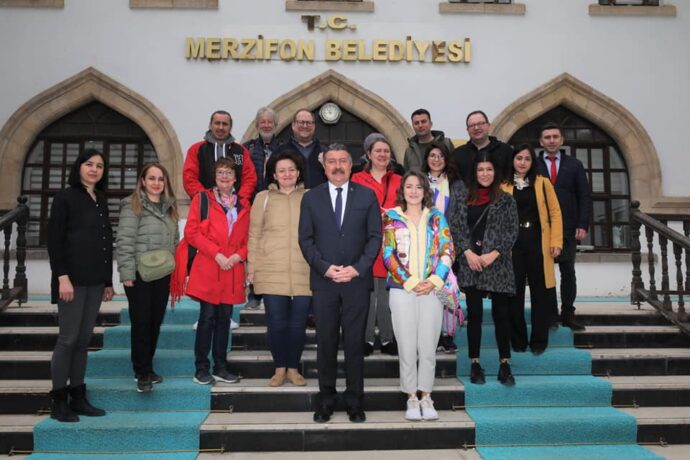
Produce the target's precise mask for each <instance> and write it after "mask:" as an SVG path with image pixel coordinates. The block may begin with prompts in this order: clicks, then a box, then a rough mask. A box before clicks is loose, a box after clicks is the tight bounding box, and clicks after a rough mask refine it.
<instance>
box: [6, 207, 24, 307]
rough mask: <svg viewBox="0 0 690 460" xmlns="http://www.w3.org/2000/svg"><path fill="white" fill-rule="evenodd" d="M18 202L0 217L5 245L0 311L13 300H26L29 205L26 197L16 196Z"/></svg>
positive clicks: (20, 301)
mask: <svg viewBox="0 0 690 460" xmlns="http://www.w3.org/2000/svg"><path fill="white" fill-rule="evenodd" d="M17 202H18V203H19V204H18V205H17V207H16V208H14V209H12V210H10V211H8V212H6V213H4V214H3V215H2V217H0V230H1V231H2V232H3V233H4V235H5V246H4V251H3V257H2V290H1V291H0V311H3V310H4V309H5V308H7V306H8V305H9V304H11V303H12V302H14V301H15V300H17V301H19V304H20V305H21V303H22V302H26V300H27V296H28V292H27V287H28V283H27V279H26V223H27V222H28V220H29V207H28V206H27V205H26V197H25V196H20V197H19V198H17ZM15 224H16V226H17V238H16V240H15V241H16V243H15V251H14V254H15V258H16V265H15V273H14V281H13V283H12V287H10V278H9V276H10V260H11V257H12V251H11V247H10V243H11V241H12V229H13V228H14V225H15Z"/></svg>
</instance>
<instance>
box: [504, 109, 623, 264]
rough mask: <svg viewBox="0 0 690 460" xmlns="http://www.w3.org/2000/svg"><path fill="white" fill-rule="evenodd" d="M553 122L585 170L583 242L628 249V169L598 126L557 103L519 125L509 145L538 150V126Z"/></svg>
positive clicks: (602, 248)
mask: <svg viewBox="0 0 690 460" xmlns="http://www.w3.org/2000/svg"><path fill="white" fill-rule="evenodd" d="M549 121H552V122H555V123H556V124H558V125H559V126H560V127H561V129H562V131H563V137H564V138H565V140H564V143H563V148H564V149H565V151H566V153H567V154H568V155H573V156H575V157H576V158H577V159H578V160H580V161H581V162H582V164H583V165H584V167H585V170H586V171H587V179H588V181H589V186H590V190H591V192H592V213H593V215H592V224H591V226H590V228H589V233H588V235H587V238H586V239H585V241H583V242H582V243H581V244H583V245H589V246H593V247H594V249H595V250H596V251H607V252H609V251H627V250H629V248H630V213H629V203H630V181H629V178H628V168H627V166H626V164H625V160H624V158H623V155H622V154H621V150H620V148H619V147H618V145H617V144H616V142H615V141H614V140H613V139H612V138H611V137H610V136H609V135H608V134H607V133H606V132H604V131H603V130H602V129H601V128H599V127H598V126H596V125H595V124H593V123H592V122H590V121H588V120H586V119H584V118H582V117H580V116H579V115H577V114H575V113H574V112H572V111H571V110H569V109H567V108H565V107H563V106H559V107H556V108H554V109H552V110H550V111H549V112H546V113H545V114H543V115H541V116H540V117H539V118H536V119H535V120H533V121H531V122H530V123H528V124H527V125H525V126H523V127H522V128H520V129H519V130H518V131H517V132H516V133H515V134H514V135H513V137H512V138H511V139H510V144H512V145H514V146H515V145H517V144H520V143H523V142H528V143H530V144H532V145H533V146H534V147H535V149H536V150H537V153H539V152H540V151H541V148H540V147H539V134H540V132H539V131H540V128H541V126H543V125H544V124H545V123H547V122H549Z"/></svg>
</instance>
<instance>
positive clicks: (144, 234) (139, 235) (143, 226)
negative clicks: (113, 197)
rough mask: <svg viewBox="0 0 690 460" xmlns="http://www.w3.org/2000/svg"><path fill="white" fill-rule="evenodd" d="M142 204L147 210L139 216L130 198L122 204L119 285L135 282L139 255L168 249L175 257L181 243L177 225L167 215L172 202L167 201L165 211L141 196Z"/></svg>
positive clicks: (119, 228)
mask: <svg viewBox="0 0 690 460" xmlns="http://www.w3.org/2000/svg"><path fill="white" fill-rule="evenodd" d="M141 204H142V207H143V208H144V210H143V212H142V214H141V215H140V216H137V215H135V214H134V211H133V210H132V198H131V196H128V197H127V198H124V199H123V200H122V201H121V202H120V223H119V225H118V226H117V239H116V245H117V247H116V250H115V251H116V257H117V269H118V271H119V272H120V281H126V280H133V279H136V271H137V257H138V256H139V255H140V254H143V253H144V252H147V251H153V250H154V249H168V250H169V251H170V252H171V253H173V254H175V246H177V243H178V241H179V239H180V231H179V229H178V227H177V222H176V221H174V220H173V219H172V218H171V217H170V215H169V214H168V210H169V209H170V206H172V204H173V202H172V200H165V199H164V201H163V206H162V208H159V207H158V206H156V205H155V204H153V203H151V202H150V201H149V200H148V198H147V197H146V195H145V194H142V195H141ZM161 211H162V212H161Z"/></svg>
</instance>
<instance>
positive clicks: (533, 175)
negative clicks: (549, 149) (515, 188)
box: [506, 143, 537, 184]
mask: <svg viewBox="0 0 690 460" xmlns="http://www.w3.org/2000/svg"><path fill="white" fill-rule="evenodd" d="M523 150H527V151H528V152H529V156H530V157H531V158H532V167H531V168H530V169H529V171H527V174H526V175H525V177H527V178H528V179H529V181H530V184H534V181H535V179H536V178H537V154H536V153H535V152H534V148H532V146H531V145H530V144H527V143H524V144H520V145H518V146H517V147H515V148H514V149H513V160H514V159H515V155H517V154H518V153H520V152H522V151H523ZM514 164H515V162H513V165H511V166H512V171H513V173H515V166H514ZM506 179H508V178H507V177H506Z"/></svg>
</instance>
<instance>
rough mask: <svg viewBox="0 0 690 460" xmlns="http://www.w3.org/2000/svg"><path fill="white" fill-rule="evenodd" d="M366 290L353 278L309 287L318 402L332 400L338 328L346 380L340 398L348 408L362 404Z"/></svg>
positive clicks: (336, 363)
mask: <svg viewBox="0 0 690 460" xmlns="http://www.w3.org/2000/svg"><path fill="white" fill-rule="evenodd" d="M369 290H370V287H369V286H368V285H367V284H366V283H364V282H361V281H360V280H357V279H356V280H354V281H351V282H349V283H333V289H328V290H325V289H324V290H315V291H313V297H312V305H313V306H314V313H315V319H316V343H317V349H316V365H317V368H318V371H319V394H318V397H317V401H318V404H319V405H322V406H327V407H330V408H333V407H334V406H335V403H336V398H337V393H336V389H335V381H336V377H337V372H338V342H339V339H340V329H341V328H342V336H343V349H344V351H345V380H346V389H345V393H343V401H344V402H345V406H346V407H347V408H348V410H357V409H360V408H361V407H362V399H363V396H364V331H365V328H366V325H367V316H368V313H369Z"/></svg>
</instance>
